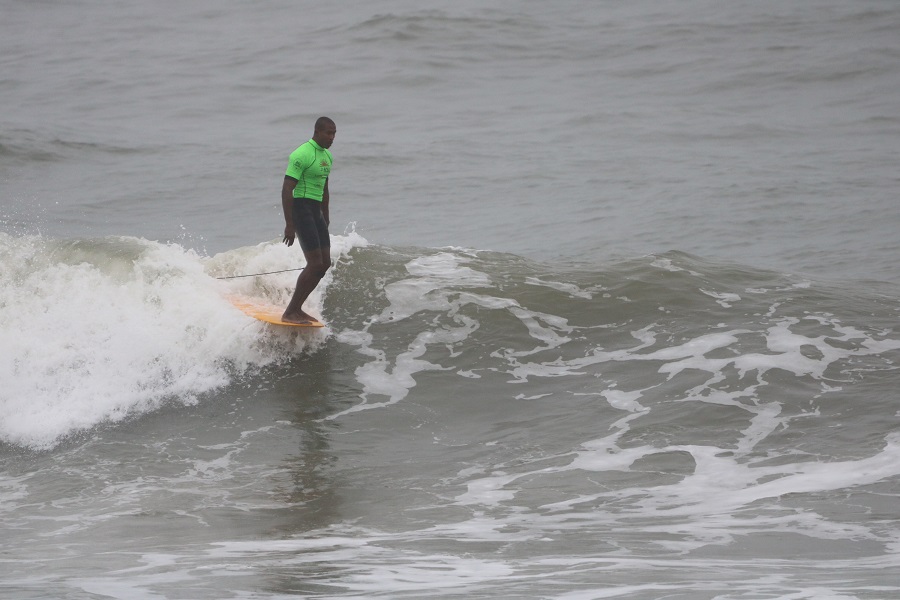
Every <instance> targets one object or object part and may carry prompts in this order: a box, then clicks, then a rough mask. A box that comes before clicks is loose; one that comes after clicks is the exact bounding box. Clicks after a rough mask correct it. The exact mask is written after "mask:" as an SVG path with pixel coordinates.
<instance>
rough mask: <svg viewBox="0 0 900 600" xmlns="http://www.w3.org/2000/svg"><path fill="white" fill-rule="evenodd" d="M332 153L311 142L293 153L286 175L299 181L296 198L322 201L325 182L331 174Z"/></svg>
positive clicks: (296, 187) (295, 189)
mask: <svg viewBox="0 0 900 600" xmlns="http://www.w3.org/2000/svg"><path fill="white" fill-rule="evenodd" d="M331 161H332V158H331V152H329V151H328V150H327V149H325V148H323V147H322V146H320V145H319V144H317V143H316V141H315V140H309V141H308V142H306V143H305V144H303V145H302V146H300V147H299V148H297V149H296V150H294V151H293V152H291V158H290V159H289V161H288V168H287V171H286V172H285V175H286V176H288V177H293V178H294V179H296V180H297V185H296V186H295V187H294V198H309V199H310V200H318V201H319V202H321V201H322V194H323V193H324V191H325V181H326V180H327V179H328V174H329V173H331Z"/></svg>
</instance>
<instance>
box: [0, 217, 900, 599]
mask: <svg viewBox="0 0 900 600" xmlns="http://www.w3.org/2000/svg"><path fill="white" fill-rule="evenodd" d="M0 241H2V252H0V256H2V261H3V266H4V269H3V271H2V272H3V282H2V286H0V289H2V296H0V307H2V310H0V316H2V322H0V323H2V328H0V336H2V346H3V349H4V352H3V360H2V362H0V369H2V380H3V381H4V387H3V390H2V392H0V394H2V395H0V411H2V412H0V423H2V430H0V431H2V436H3V442H4V444H5V445H4V448H5V458H4V460H5V464H6V465H7V472H8V476H7V478H6V479H5V480H4V481H5V482H6V484H7V485H6V491H5V492H3V494H5V495H4V497H5V498H6V499H7V500H9V502H5V503H4V506H6V507H7V508H5V509H3V510H0V520H2V522H3V523H4V529H7V530H9V531H14V533H12V534H11V535H12V538H11V542H10V543H15V544H16V545H17V546H18V547H20V548H22V554H21V556H20V557H19V558H17V559H16V564H17V565H18V567H17V571H16V572H17V573H18V575H17V576H16V577H15V578H14V579H13V580H12V581H11V583H9V586H11V587H10V589H13V590H17V591H28V590H34V589H51V590H55V591H56V592H57V593H58V594H59V595H63V596H65V595H66V594H68V593H70V592H72V590H73V589H77V590H80V591H85V590H87V591H91V590H93V591H96V590H110V589H113V590H114V591H112V592H110V593H111V594H112V595H114V596H116V597H125V596H129V595H130V596H132V597H133V596H135V595H141V594H150V593H162V594H165V593H167V591H168V592H172V591H173V590H184V589H185V587H184V586H185V585H187V586H188V587H189V588H190V589H195V590H200V589H225V587H224V586H226V585H229V586H233V585H235V583H236V582H239V583H238V585H239V587H240V589H253V590H256V591H257V592H259V593H262V594H266V595H271V596H274V597H278V596H279V595H289V594H296V593H306V594H309V595H313V596H314V595H315V594H325V595H329V594H330V595H334V594H340V595H345V596H348V597H369V596H371V595H377V594H379V593H383V591H384V590H392V594H394V595H395V597H421V596H422V595H423V594H427V593H428V590H430V589H433V588H435V587H436V588H439V589H442V590H445V591H448V595H447V596H446V597H461V595H465V594H467V593H468V592H469V591H471V590H473V589H475V590H478V593H480V594H485V593H488V592H489V591H491V590H493V591H494V592H496V594H499V595H507V596H509V595H513V596H515V595H522V596H523V597H525V596H528V597H535V596H537V595H541V594H543V595H552V593H553V590H554V589H558V588H559V587H560V586H563V587H568V588H571V587H575V588H584V589H593V590H598V589H600V588H598V587H597V586H598V585H600V584H599V583H598V582H601V581H602V582H604V583H603V585H602V586H600V587H601V588H603V587H604V586H615V587H616V588H617V589H618V590H620V591H621V593H622V594H623V595H624V597H632V598H643V597H648V596H647V594H651V595H653V594H658V593H660V590H662V591H664V592H666V593H669V594H670V595H672V596H673V597H690V596H691V595H693V594H695V593H696V592H697V591H698V590H700V589H702V590H706V592H708V593H709V594H715V593H719V594H727V593H729V592H733V593H736V594H741V593H743V594H763V595H765V594H770V595H774V594H777V593H779V590H785V589H791V590H795V591H796V593H797V594H799V595H800V597H813V596H815V595H816V594H817V593H818V592H816V590H820V591H821V589H827V590H830V591H835V590H839V591H840V592H841V593H845V592H846V593H860V594H861V597H864V596H865V592H866V590H867V589H870V588H871V586H875V588H877V589H882V590H883V589H892V588H891V586H893V589H896V585H895V583H896V582H893V583H892V582H891V581H890V578H891V575H889V574H888V573H893V572H894V570H895V569H896V567H898V566H900V565H898V562H897V559H896V552H895V551H894V548H895V547H896V526H897V522H896V516H895V515H893V516H892V513H891V511H890V509H889V507H888V506H887V505H886V498H888V497H892V496H891V495H890V490H891V489H892V486H895V482H896V481H897V478H898V476H900V437H898V435H897V430H898V428H897V425H898V423H897V418H898V417H897V415H898V413H897V408H896V407H897V404H896V389H895V381H896V376H897V368H898V367H897V365H898V359H900V335H898V333H897V332H896V330H895V323H896V316H897V314H898V309H900V305H898V302H897V300H896V296H895V295H891V294H890V293H888V292H889V291H890V290H887V289H874V288H868V289H864V288H859V287H857V286H851V285H844V284H840V283H835V282H823V281H816V280H812V279H809V278H804V277H798V276H795V275H790V274H784V273H778V272H773V271H766V270H760V269H753V268H748V267H745V266H742V265H737V264H724V263H720V262H711V261H707V260H703V259H702V258H699V257H696V256H691V255H688V254H683V253H675V252H673V253H668V254H662V255H655V256H645V257H640V258H635V259H632V260H628V261H621V262H615V263H610V264H606V265H599V266H586V265H579V264H565V265H541V264H536V263H534V262H531V261H529V260H526V259H524V258H522V257H520V256H516V255H512V254H501V253H494V252H482V251H475V250H469V249H465V248H435V249H422V248H401V247H387V246H377V245H372V244H369V243H368V242H366V240H364V239H362V238H361V237H359V236H358V235H356V234H352V233H351V234H348V235H346V236H336V237H335V238H334V242H333V258H334V260H335V262H336V265H335V268H334V269H332V271H331V272H330V274H329V275H328V277H327V279H326V280H325V282H324V284H323V285H322V286H321V288H320V289H319V290H318V291H317V292H316V295H315V296H314V297H312V298H311V302H310V310H312V311H313V312H314V313H316V314H317V316H321V317H322V318H323V319H324V320H325V321H326V323H327V324H328V326H327V327H326V328H325V329H324V330H321V331H316V332H303V333H298V332H292V331H283V330H280V329H277V328H273V327H271V326H266V325H264V324H262V323H258V322H256V321H253V320H250V319H248V318H247V317H245V316H244V315H243V314H241V313H240V312H239V311H237V310H235V309H234V308H232V307H231V305H230V304H229V303H228V302H227V301H226V300H224V299H223V296H224V295H225V294H229V293H238V294H243V295H249V296H253V297H257V298H265V299H268V300H270V301H272V302H276V303H283V302H286V301H287V298H288V296H289V294H290V292H291V289H292V284H293V281H294V278H295V276H296V273H294V272H287V273H277V274H273V275H265V276H259V277H249V278H244V277H240V278H233V279H220V278H223V277H233V276H236V275H245V274H252V273H263V272H270V271H278V270H283V269H293V268H297V257H298V253H297V252H296V248H295V249H293V250H291V249H288V248H285V247H284V246H283V245H281V244H278V243H276V242H270V243H265V244H260V245H258V246H253V247H244V248H239V249H236V250H232V251H228V252H224V253H221V254H217V255H215V256H212V257H203V256H199V255H197V254H195V253H194V252H193V251H190V250H185V249H184V248H182V247H180V246H178V245H174V244H159V243H156V242H149V241H147V240H142V239H137V238H121V237H115V238H103V239H94V240H68V241H60V240H48V239H43V238H40V237H34V236H32V237H27V236H26V237H18V238H16V237H11V236H4V237H2V238H0ZM60 485H63V486H65V487H66V488H67V489H73V490H81V491H79V492H78V493H76V494H75V495H74V496H69V497H67V500H65V502H64V503H63V504H62V505H59V506H57V507H55V508H53V509H52V510H51V511H50V512H49V513H47V511H45V510H42V511H38V512H37V513H34V514H31V511H29V510H28V509H27V508H26V507H27V506H30V505H39V499H40V498H42V497H47V495H48V494H49V496H51V497H55V496H58V495H59V494H62V493H63V491H62V490H61V489H58V486H60ZM17 507H18V508H17ZM38 513H40V514H38ZM48 514H49V515H50V516H49V517H48V516H47V515H48ZM246 514H253V515H255V517H254V521H253V522H254V524H255V525H254V526H253V527H250V528H249V530H248V529H244V527H246V525H242V526H240V527H238V526H237V525H236V523H245V517H243V516H241V515H246ZM164 515H170V516H171V515H178V517H177V519H176V520H177V523H176V522H175V521H169V517H165V516H164ZM138 516H140V519H142V520H141V521H139V522H145V521H143V519H147V521H146V522H149V523H155V525H154V527H155V528H159V531H158V532H157V533H155V534H152V535H151V538H153V539H155V540H157V542H158V543H161V544H164V545H165V544H166V543H168V542H166V541H165V540H170V539H180V538H181V537H183V536H184V535H186V534H189V535H190V539H191V543H190V544H189V546H188V547H186V548H183V547H181V546H179V548H174V547H173V548H169V549H168V550H166V551H165V554H166V555H167V557H166V558H162V557H150V556H144V557H143V558H141V559H140V560H136V561H135V560H131V559H128V558H122V559H121V560H120V561H119V562H118V564H119V565H120V566H121V570H119V571H118V572H117V573H118V574H117V573H115V572H114V573H111V572H104V573H103V574H102V575H98V576H97V577H96V578H92V577H87V578H84V579H83V580H79V581H77V582H72V581H68V580H67V581H65V582H63V581H62V580H60V581H57V582H52V585H50V586H49V587H47V586H48V582H47V581H46V580H45V579H44V578H43V577H42V575H41V574H40V569H39V565H40V560H39V557H40V556H43V555H45V554H46V553H47V552H48V551H49V550H48V548H46V547H45V544H46V542H45V541H42V540H48V539H53V538H54V536H57V535H63V534H64V535H66V536H67V539H69V540H70V543H71V544H75V545H78V544H85V545H90V544H93V543H100V544H101V545H102V547H103V548H104V549H105V550H104V551H105V552H119V551H121V552H123V553H124V554H123V555H122V556H123V557H127V556H129V555H130V551H128V550H127V549H126V547H125V546H123V544H124V543H125V542H124V541H123V540H124V539H125V538H123V537H122V536H121V532H120V531H119V527H120V526H128V527H132V525H129V523H132V522H133V520H134V519H135V518H136V517H138ZM73 518H74V519H75V520H76V522H77V523H76V524H74V525H73V523H72V519H73ZM172 518H175V517H172ZM13 524H16V528H15V529H13V528H12V525H13ZM260 524H262V525H263V526H264V528H265V529H266V531H267V532H268V533H265V534H260V532H259V531H258V526H259V525H260ZM7 525H9V527H7ZM172 527H175V528H176V529H177V531H176V530H175V529H171V528H172ZM236 527H237V528H236ZM116 548H119V550H116ZM748 556H749V557H751V558H748ZM760 557H765V558H760ZM813 559H815V562H814V563H813V564H815V565H818V566H810V564H811V563H810V561H812V560H813ZM160 561H161V562H160ZM225 563H227V564H240V565H243V567H242V569H245V570H244V571H242V572H241V573H231V574H223V572H220V571H219V570H218V568H217V566H218V565H222V564H225ZM163 564H164V565H169V566H161V565H163ZM175 564H177V565H179V566H178V568H177V569H174V568H173V567H172V566H171V565H175ZM323 564H328V565H329V567H328V568H327V569H325V570H324V571H323V570H322V565H323ZM247 566H250V567H252V568H251V569H249V570H246V568H247ZM825 566H827V568H829V569H831V570H834V571H835V572H840V576H839V577H838V578H837V579H833V580H832V581H831V582H830V583H828V585H827V586H826V588H822V582H821V576H822V571H821V569H823V568H826V567H825ZM650 574H652V577H653V581H654V582H655V583H654V584H652V585H650V586H649V587H648V585H649V584H643V583H640V582H642V581H647V580H648V579H647V578H648V577H649V576H650ZM73 586H74V588H73ZM109 586H112V588H110V587H109ZM872 589H874V588H872ZM623 590H625V591H623ZM627 590H632V591H631V592H627ZM735 590H737V591H735ZM706 592H704V593H706ZM173 593H174V592H173ZM454 594H456V596H454ZM679 594H681V595H679ZM803 594H807V595H806V596H803ZM588 597H595V596H588Z"/></svg>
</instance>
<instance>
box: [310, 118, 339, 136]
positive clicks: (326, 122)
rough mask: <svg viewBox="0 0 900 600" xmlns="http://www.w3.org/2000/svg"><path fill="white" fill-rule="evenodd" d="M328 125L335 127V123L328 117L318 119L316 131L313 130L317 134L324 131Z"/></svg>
mask: <svg viewBox="0 0 900 600" xmlns="http://www.w3.org/2000/svg"><path fill="white" fill-rule="evenodd" d="M327 125H334V121H332V120H331V119H329V118H328V117H319V118H318V119H316V127H315V129H313V133H315V132H316V131H322V130H323V129H325V127H326V126H327Z"/></svg>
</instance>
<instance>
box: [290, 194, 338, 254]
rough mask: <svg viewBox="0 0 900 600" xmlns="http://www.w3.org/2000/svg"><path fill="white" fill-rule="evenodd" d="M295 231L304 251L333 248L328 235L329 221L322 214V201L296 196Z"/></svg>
mask: <svg viewBox="0 0 900 600" xmlns="http://www.w3.org/2000/svg"><path fill="white" fill-rule="evenodd" d="M292 215H293V217H294V231H295V232H296V233H297V237H298V238H300V247H301V248H303V251H304V252H312V251H313V250H319V249H321V248H331V240H330V239H329V237H328V223H326V222H325V216H324V215H323V214H322V203H321V202H319V201H318V200H310V199H309V198H294V206H293V208H292Z"/></svg>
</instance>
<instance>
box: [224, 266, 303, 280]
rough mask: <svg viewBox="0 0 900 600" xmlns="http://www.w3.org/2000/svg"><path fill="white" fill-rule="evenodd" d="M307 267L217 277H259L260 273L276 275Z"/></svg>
mask: <svg viewBox="0 0 900 600" xmlns="http://www.w3.org/2000/svg"><path fill="white" fill-rule="evenodd" d="M305 268H306V267H300V268H299V269H284V270H283V271H269V272H268V273H250V274H249V275H229V276H228V277H216V279H237V278H239V277H259V276H260V275H274V274H275V273H287V272H289V271H302V270H303V269H305Z"/></svg>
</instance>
